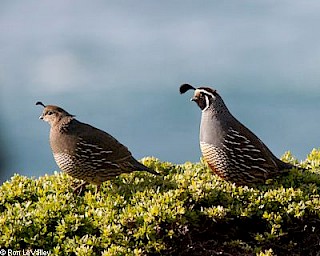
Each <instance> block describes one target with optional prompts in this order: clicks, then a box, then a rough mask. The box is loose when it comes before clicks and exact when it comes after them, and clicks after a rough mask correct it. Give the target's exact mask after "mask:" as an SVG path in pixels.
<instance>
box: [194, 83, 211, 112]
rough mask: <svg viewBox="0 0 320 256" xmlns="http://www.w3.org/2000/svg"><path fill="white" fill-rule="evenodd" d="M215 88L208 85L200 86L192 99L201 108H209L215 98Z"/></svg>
mask: <svg viewBox="0 0 320 256" xmlns="http://www.w3.org/2000/svg"><path fill="white" fill-rule="evenodd" d="M214 94H215V90H212V89H211V88H207V87H200V88H198V89H196V90H195V91H194V95H193V97H192V99H191V100H192V101H194V102H196V103H197V104H198V106H199V108H200V109H201V110H203V111H204V110H207V108H209V106H210V104H211V103H212V101H213V100H214V99H215V95H214Z"/></svg>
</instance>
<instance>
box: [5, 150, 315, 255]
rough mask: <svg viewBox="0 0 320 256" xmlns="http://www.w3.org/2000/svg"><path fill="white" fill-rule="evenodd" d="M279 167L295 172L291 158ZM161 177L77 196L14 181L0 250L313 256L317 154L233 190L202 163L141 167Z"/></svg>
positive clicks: (51, 182) (40, 181)
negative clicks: (273, 175)
mask: <svg viewBox="0 0 320 256" xmlns="http://www.w3.org/2000/svg"><path fill="white" fill-rule="evenodd" d="M283 159H284V160H285V161H288V162H291V163H296V164H297V163H298V161H297V160H296V159H295V158H294V157H293V156H292V155H291V154H290V153H286V154H285V155H284V156H283ZM142 162H143V163H144V164H145V165H147V166H149V167H150V168H153V169H155V170H156V171H158V172H160V173H161V174H162V176H159V177H155V176H153V175H151V174H149V173H143V172H135V173H131V174H123V175H121V176H119V177H117V178H116V179H114V180H112V181H107V182H105V183H104V184H103V186H102V187H101V190H100V191H99V192H98V193H97V194H96V192H95V191H96V188H95V186H92V185H89V186H88V187H87V189H86V191H85V192H84V194H83V195H82V196H77V195H75V194H74V193H73V187H74V186H75V184H74V183H75V182H78V181H76V180H74V179H72V178H71V177H70V176H68V175H66V174H64V173H61V172H59V173H55V174H54V175H45V176H43V177H40V178H37V179H35V178H28V177H24V176H20V175H14V176H13V177H12V178H11V180H10V181H7V182H5V183H4V184H3V185H2V186H1V187H0V248H3V249H9V248H10V249H13V250H20V249H39V248H41V249H43V250H48V251H51V254H52V255H289V254H290V255H317V254H319V252H320V197H319V189H320V150H316V149H314V150H313V151H312V152H311V153H310V154H309V155H308V157H307V159H306V160H305V161H303V162H301V163H299V164H300V165H301V166H302V167H304V168H306V170H301V169H293V170H292V171H290V173H289V174H288V175H285V176H281V177H279V178H277V179H274V180H269V181H268V182H267V184H264V185H259V186H257V187H247V186H239V187H237V186H235V185H234V184H231V183H228V182H226V181H223V180H221V179H219V178H218V177H217V176H215V175H213V174H212V172H211V171H210V170H209V169H208V168H207V166H206V164H204V163H203V162H202V161H200V162H199V163H190V162H187V163H185V164H181V165H175V164H171V163H168V162H160V161H159V160H158V159H155V158H144V159H142Z"/></svg>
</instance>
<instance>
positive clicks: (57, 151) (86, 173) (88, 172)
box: [36, 102, 158, 193]
mask: <svg viewBox="0 0 320 256" xmlns="http://www.w3.org/2000/svg"><path fill="white" fill-rule="evenodd" d="M36 105H42V106H43V107H44V110H43V112H42V115H41V116H40V117H39V118H40V119H43V120H44V121H46V122H48V123H49V124H50V126H51V129H50V145H51V149H52V152H53V156H54V159H55V161H56V163H57V165H58V166H59V168H60V169H61V170H62V171H64V172H66V173H68V174H69V175H70V176H72V177H74V178H77V179H81V180H84V183H82V184H81V185H80V186H78V187H77V188H76V189H75V192H77V191H78V192H79V193H81V191H82V189H83V188H84V187H85V186H86V185H87V184H88V183H93V184H96V185H97V191H98V190H99V188H100V185H101V183H102V182H104V181H106V180H109V179H111V178H113V177H115V176H118V175H120V174H121V173H129V172H133V171H147V172H149V173H152V174H155V175H158V173H157V172H155V171H153V170H151V169H149V168H147V167H146V166H144V165H143V164H141V163H139V162H138V161H137V160H136V159H134V158H133V157H132V155H131V153H130V151H129V150H128V148H126V147H125V146H124V145H122V144H121V143H120V142H119V141H117V140H116V139H115V138H114V137H112V136H111V135H109V134H108V133H106V132H104V131H101V130H99V129H97V128H95V127H92V126H91V125H88V124H85V123H81V122H79V121H78V120H76V119H75V117H74V116H73V115H71V114H69V113H68V112H67V111H65V110H63V109H62V108H60V107H57V106H53V105H47V106H45V105H44V104H43V103H42V102H37V103H36Z"/></svg>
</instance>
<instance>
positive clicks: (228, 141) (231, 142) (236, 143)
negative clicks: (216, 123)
mask: <svg viewBox="0 0 320 256" xmlns="http://www.w3.org/2000/svg"><path fill="white" fill-rule="evenodd" d="M224 141H225V142H227V143H230V144H233V145H240V144H241V143H239V142H233V141H230V140H226V139H224Z"/></svg>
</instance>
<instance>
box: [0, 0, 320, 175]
mask: <svg viewBox="0 0 320 256" xmlns="http://www.w3.org/2000/svg"><path fill="white" fill-rule="evenodd" d="M319 13H320V2H319V1H298V0H291V1H269V0H268V1H236V0H234V1H218V0H217V1H211V0H210V1H209V0H208V1H206V0H203V1H188V0H183V1H182V0H181V1H149V0H148V1H147V0H142V1H102V0H101V1H99V0H95V1H80V0H77V1H75V0H70V1H64V0H55V1H33V0H29V1H14V0H7V1H6V0H4V1H1V2H0V33H1V36H0V86H1V87H0V88H1V91H0V92H1V105H0V107H1V117H0V121H1V126H0V132H1V133H0V134H1V137H0V143H1V154H0V158H1V166H0V168H1V170H2V171H1V175H0V176H1V181H3V180H6V179H8V178H10V177H11V176H12V175H13V173H20V174H23V175H28V176H36V177H37V176H39V175H43V174H45V173H49V174H51V173H53V171H55V170H58V167H57V166H56V164H55V162H54V160H53V157H52V154H51V150H50V147H49V142H48V136H49V126H48V124H47V123H44V122H42V121H40V120H38V117H39V115H40V114H41V111H42V108H41V107H39V106H35V102H36V101H39V100H40V101H43V102H44V103H45V104H54V105H59V106H61V107H63V108H65V109H66V110H67V111H68V112H70V113H72V114H75V115H76V116H77V118H78V120H80V121H83V122H86V123H90V124H92V125H94V126H96V127H98V128H101V129H103V130H105V131H107V132H109V133H110V134H112V135H113V136H114V137H116V138H117V139H118V140H120V141H121V142H122V143H123V144H125V145H127V146H128V147H129V149H130V150H131V151H132V153H133V155H134V156H135V157H136V158H138V159H140V158H142V157H144V156H155V157H157V158H159V159H160V160H162V161H171V162H174V163H183V162H185V161H198V160H199V158H200V150H199V146H198V129H199V122H200V115H201V112H200V110H199V109H198V107H197V106H196V105H195V104H194V103H191V102H189V98H190V97H191V93H190V94H188V95H183V96H180V95H179V93H178V88H179V85H180V84H182V83H186V82H187V83H191V84H193V85H195V86H200V85H208V86H213V87H214V88H215V89H217V90H218V92H219V93H220V94H221V95H222V97H223V98H224V100H225V102H226V104H227V106H228V107H229V109H230V111H231V112H232V113H233V114H234V115H235V116H236V117H237V118H238V119H239V120H240V121H241V122H243V123H244V124H245V125H246V126H248V127H249V128H250V129H251V130H253V131H254V132H255V133H256V134H257V135H258V136H259V137H260V138H261V139H262V140H263V141H264V142H265V143H266V144H267V145H268V146H269V147H270V149H271V150H272V151H273V152H274V153H275V154H276V155H277V156H281V155H282V154H283V153H284V152H285V151H287V150H291V151H292V153H293V154H294V155H295V156H296V157H298V158H299V159H304V158H305V157H306V155H307V154H308V153H309V152H310V150H311V149H312V148H314V147H319V146H320V143H319V131H320V122H319V113H320V101H319V97H320V84H319V83H320V72H319V68H320V33H318V27H319V25H320V15H319Z"/></svg>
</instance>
